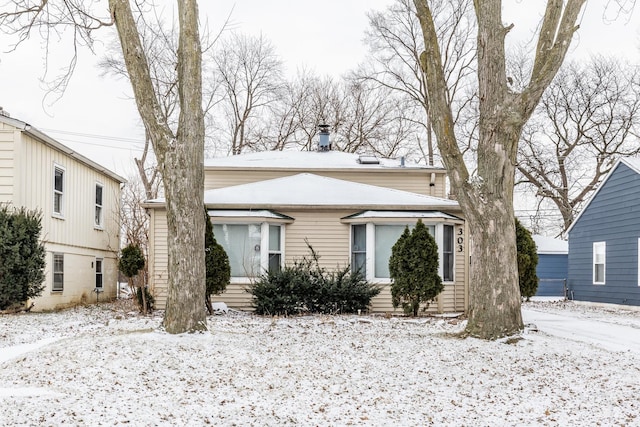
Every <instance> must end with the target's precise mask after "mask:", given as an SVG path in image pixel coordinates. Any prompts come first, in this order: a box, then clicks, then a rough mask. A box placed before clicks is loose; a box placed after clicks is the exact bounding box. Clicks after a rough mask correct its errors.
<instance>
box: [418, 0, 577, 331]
mask: <svg viewBox="0 0 640 427" xmlns="http://www.w3.org/2000/svg"><path fill="white" fill-rule="evenodd" d="M584 1H585V0H568V1H567V2H566V3H565V2H563V1H560V0H549V1H548V3H547V8H546V11H545V15H544V19H543V22H542V25H541V26H540V35H539V39H538V44H537V49H536V58H535V62H534V66H533V71H532V74H531V80H530V82H529V85H528V87H526V88H525V89H524V90H523V91H522V92H521V93H516V92H513V91H511V90H510V89H509V88H508V86H507V76H506V71H505V47H504V39H505V36H506V34H507V33H508V32H509V30H510V28H508V27H504V25H503V23H502V2H501V1H500V0H483V1H474V6H475V12H476V17H477V21H478V43H477V46H478V96H479V116H480V120H479V141H478V154H477V167H478V173H477V175H476V176H472V175H470V174H469V170H468V169H467V166H466V164H465V162H464V159H463V156H462V153H461V152H460V149H459V148H458V145H457V140H456V136H455V130H454V125H453V123H454V122H453V115H452V109H451V104H450V100H449V99H448V97H447V92H446V88H447V85H446V79H445V76H444V71H443V66H442V59H441V55H440V47H439V44H438V37H437V35H436V30H435V26H434V21H433V16H432V15H431V9H430V6H429V3H428V1H427V0H414V5H415V7H416V12H417V15H418V18H419V20H420V25H421V28H422V33H423V36H424V45H425V52H423V54H422V55H421V56H420V61H421V63H422V68H423V70H424V73H425V76H426V81H427V86H428V87H427V89H428V93H429V106H430V108H429V114H430V117H431V119H432V124H433V126H434V132H435V134H436V137H437V142H438V147H439V148H440V152H441V153H442V157H443V162H444V164H445V166H446V167H447V170H448V172H449V178H450V180H451V186H452V188H453V190H454V191H455V193H456V195H457V197H458V200H459V202H460V206H461V207H462V210H463V212H464V214H465V218H466V220H467V221H468V224H469V230H470V239H471V240H470V241H471V275H470V284H469V287H470V289H469V321H468V323H467V333H469V334H471V335H473V336H477V337H480V338H485V339H496V338H499V337H502V336H506V335H511V334H514V333H517V332H519V331H520V330H522V328H523V324H522V314H521V310H520V291H519V286H518V271H517V268H518V267H517V257H516V234H515V222H514V214H513V188H514V182H515V164H516V155H517V148H518V140H519V138H520V133H521V131H522V127H523V126H524V124H525V123H526V121H527V120H528V119H529V117H530V116H531V113H532V112H533V110H534V108H535V106H536V105H537V103H538V101H539V100H540V97H541V96H542V93H543V92H544V90H545V88H546V87H547V86H548V85H549V83H550V82H551V80H552V79H553V77H554V76H555V74H556V73H557V71H558V69H559V68H560V65H561V64H562V61H563V60H564V57H565V54H566V52H567V49H568V48H569V45H570V42H571V38H572V36H573V33H574V31H575V30H576V29H577V27H576V26H575V22H576V20H577V17H578V14H579V12H580V10H581V9H582V6H583V4H584Z"/></svg>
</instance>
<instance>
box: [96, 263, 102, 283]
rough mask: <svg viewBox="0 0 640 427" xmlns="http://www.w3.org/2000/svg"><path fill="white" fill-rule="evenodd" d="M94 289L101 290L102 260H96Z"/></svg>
mask: <svg viewBox="0 0 640 427" xmlns="http://www.w3.org/2000/svg"><path fill="white" fill-rule="evenodd" d="M96 289H102V258H96Z"/></svg>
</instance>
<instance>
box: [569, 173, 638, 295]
mask: <svg viewBox="0 0 640 427" xmlns="http://www.w3.org/2000/svg"><path fill="white" fill-rule="evenodd" d="M638 194H640V175H638V174H637V173H636V172H635V171H633V170H632V169H630V168H629V167H628V166H626V165H625V164H624V163H619V164H618V166H617V167H616V169H615V170H614V171H613V172H612V173H611V175H610V176H609V178H608V179H607V181H606V182H605V183H603V184H602V187H601V188H600V190H599V192H598V193H597V194H596V195H595V196H594V198H593V199H592V200H591V201H590V203H589V204H588V205H587V207H586V208H585V210H584V212H583V213H582V215H581V216H580V218H578V221H577V222H576V223H575V224H574V226H573V228H572V229H571V231H570V233H569V258H568V277H569V280H568V287H569V290H570V296H572V297H573V298H574V299H576V300H580V301H592V302H601V303H613V304H625V305H640V287H639V286H638V238H639V237H640V197H638ZM593 242H606V277H605V281H606V283H605V284H604V285H594V284H593V276H592V274H593V273H592V268H593V266H592V262H593V258H592V257H593V255H592V252H593Z"/></svg>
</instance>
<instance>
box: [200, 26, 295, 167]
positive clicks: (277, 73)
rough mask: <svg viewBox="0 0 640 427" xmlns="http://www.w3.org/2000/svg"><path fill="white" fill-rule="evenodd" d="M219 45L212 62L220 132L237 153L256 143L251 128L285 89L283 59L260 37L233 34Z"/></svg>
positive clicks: (254, 126)
mask: <svg viewBox="0 0 640 427" xmlns="http://www.w3.org/2000/svg"><path fill="white" fill-rule="evenodd" d="M220 44H221V46H220V48H219V49H218V50H217V51H216V53H215V55H214V59H213V61H214V63H215V73H216V76H217V78H219V84H220V87H221V91H222V92H223V101H222V105H223V118H224V121H226V122H227V126H226V127H225V128H223V131H224V133H225V134H227V135H228V140H229V143H230V145H231V150H230V153H231V154H232V155H236V154H240V153H242V152H243V151H247V150H251V148H252V146H253V145H255V142H256V141H255V140H256V138H255V137H254V135H251V131H252V130H253V129H258V128H259V127H260V125H259V122H260V120H261V115H262V114H266V113H267V112H268V111H267V110H268V108H270V107H271V106H272V105H273V104H274V103H275V101H276V100H277V99H278V96H279V94H280V93H281V92H282V91H283V89H284V82H283V77H282V61H281V60H280V59H279V58H278V56H277V54H276V51H275V48H274V47H273V45H272V44H271V42H269V41H268V40H267V39H265V38H264V37H262V36H260V37H252V36H247V35H244V34H239V33H232V34H231V35H230V36H229V37H228V38H225V39H223V40H221V43H220Z"/></svg>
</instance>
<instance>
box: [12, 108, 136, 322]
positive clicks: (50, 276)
mask: <svg viewBox="0 0 640 427" xmlns="http://www.w3.org/2000/svg"><path fill="white" fill-rule="evenodd" d="M124 182H125V180H124V178H122V177H120V176H118V175H117V174H115V173H113V172H111V171H109V170H107V169H106V168H104V167H103V166H101V165H99V164H97V163H95V162H93V161H91V160H89V159H87V158H86V157H83V156H82V155H80V154H78V153H76V152H74V151H73V150H71V149H70V148H68V147H66V146H64V145H63V144H61V143H59V142H58V141H56V140H54V139H53V138H51V137H49V136H48V135H46V134H44V133H43V132H40V131H39V130H37V129H36V128H34V127H33V126H31V125H29V124H28V123H25V122H23V121H20V120H16V119H13V118H11V117H10V116H9V115H8V114H7V113H6V112H5V111H4V110H2V108H0V203H6V204H10V205H12V206H15V207H25V208H27V209H29V210H39V211H41V212H42V234H41V240H42V241H43V243H44V245H45V248H46V279H45V280H46V282H45V285H46V286H45V289H44V292H43V293H42V295H41V296H40V297H38V298H35V299H34V301H33V302H34V303H35V306H34V308H33V310H37V311H42V310H55V309H59V308H63V307H67V306H70V305H74V304H78V303H82V302H91V301H95V300H96V297H97V296H98V295H97V293H96V290H98V291H99V298H101V299H106V298H113V297H115V295H116V283H117V275H118V268H117V253H118V250H119V247H120V188H121V184H123V183H124Z"/></svg>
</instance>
